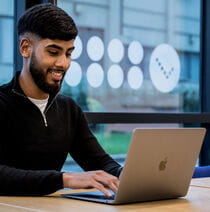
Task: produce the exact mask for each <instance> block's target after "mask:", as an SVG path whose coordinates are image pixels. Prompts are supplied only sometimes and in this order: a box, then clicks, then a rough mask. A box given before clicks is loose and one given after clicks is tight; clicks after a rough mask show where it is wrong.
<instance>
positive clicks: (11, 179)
mask: <svg viewBox="0 0 210 212" xmlns="http://www.w3.org/2000/svg"><path fill="white" fill-rule="evenodd" d="M8 122H9V121H8V113H7V110H6V107H4V104H3V103H2V101H1V98H0V129H1V139H0V195H24V196H25V195H31V196H36V195H46V194H49V193H53V192H55V191H57V190H58V189H61V188H63V182H62V173H61V172H57V171H52V170H23V169H17V168H15V167H10V166H7V165H6V163H5V162H4V159H3V158H2V155H3V152H2V151H3V142H5V141H6V140H3V138H4V139H6V138H7V134H8V133H9V130H10V128H9V123H8Z"/></svg>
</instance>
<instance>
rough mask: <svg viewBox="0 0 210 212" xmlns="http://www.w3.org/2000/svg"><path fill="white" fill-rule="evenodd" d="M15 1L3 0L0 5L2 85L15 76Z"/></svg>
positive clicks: (0, 80) (0, 70) (0, 66)
mask: <svg viewBox="0 0 210 212" xmlns="http://www.w3.org/2000/svg"><path fill="white" fill-rule="evenodd" d="M13 15H14V1H13V0H9V1H2V3H1V7H0V85H2V84H4V83H6V82H8V81H9V80H10V79H11V78H12V76H13V63H14V62H13V61H14V58H13V54H14V38H13V37H14V19H13Z"/></svg>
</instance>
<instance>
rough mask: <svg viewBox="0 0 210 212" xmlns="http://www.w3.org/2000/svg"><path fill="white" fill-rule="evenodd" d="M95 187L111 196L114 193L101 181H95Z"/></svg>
mask: <svg viewBox="0 0 210 212" xmlns="http://www.w3.org/2000/svg"><path fill="white" fill-rule="evenodd" d="M94 187H95V188H96V189H98V190H99V191H101V192H103V193H104V194H105V195H106V196H108V197H111V196H112V194H111V193H110V192H109V191H108V189H106V188H105V187H104V186H103V185H102V184H101V183H98V182H95V185H94Z"/></svg>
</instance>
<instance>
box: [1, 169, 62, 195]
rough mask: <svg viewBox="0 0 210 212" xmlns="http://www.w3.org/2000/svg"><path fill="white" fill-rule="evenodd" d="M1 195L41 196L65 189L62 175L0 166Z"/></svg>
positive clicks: (53, 172) (55, 172)
mask: <svg viewBox="0 0 210 212" xmlns="http://www.w3.org/2000/svg"><path fill="white" fill-rule="evenodd" d="M0 173H1V174H0V195H21V196H29V195H30V196H40V195H46V194H50V193H53V192H55V191H57V190H59V189H61V188H63V182H62V173H60V172H57V171H52V170H49V171H48V170H40V171H39V170H36V171H34V170H22V169H16V168H12V167H9V166H5V165H0Z"/></svg>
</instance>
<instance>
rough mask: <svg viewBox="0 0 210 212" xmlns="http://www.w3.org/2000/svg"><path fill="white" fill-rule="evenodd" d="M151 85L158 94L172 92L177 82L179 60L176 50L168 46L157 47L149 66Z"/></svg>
mask: <svg viewBox="0 0 210 212" xmlns="http://www.w3.org/2000/svg"><path fill="white" fill-rule="evenodd" d="M149 72H150V77H151V80H152V83H153V84H154V86H155V88H156V89H157V90H159V91H160V92H163V93H167V92H170V91H172V90H173V89H174V88H175V87H176V85H177V84H178V82H179V78H180V60H179V56H178V54H177V52H176V50H175V49H174V48H173V47H172V46H170V45H168V44H160V45H158V46H157V47H156V48H155V49H154V51H153V52H152V55H151V58H150V64H149Z"/></svg>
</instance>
